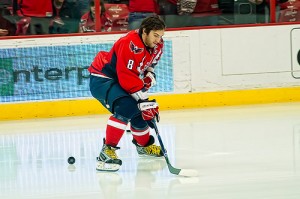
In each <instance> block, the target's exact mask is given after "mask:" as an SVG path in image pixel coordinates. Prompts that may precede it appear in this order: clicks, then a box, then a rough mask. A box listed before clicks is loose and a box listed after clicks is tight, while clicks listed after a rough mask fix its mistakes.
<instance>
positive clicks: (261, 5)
mask: <svg viewBox="0 0 300 199" xmlns="http://www.w3.org/2000/svg"><path fill="white" fill-rule="evenodd" d="M287 1H288V0H276V21H277V20H278V17H279V10H280V6H279V4H282V3H285V2H287ZM249 2H251V3H253V4H255V5H256V22H257V23H268V22H269V21H270V0H249Z"/></svg>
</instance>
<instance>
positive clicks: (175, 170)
mask: <svg viewBox="0 0 300 199" xmlns="http://www.w3.org/2000/svg"><path fill="white" fill-rule="evenodd" d="M152 123H153V126H154V130H155V133H156V135H157V138H158V142H159V144H160V147H161V150H162V152H163V154H164V157H165V160H166V162H167V165H168V168H169V171H170V173H172V174H176V175H178V174H179V173H180V171H181V169H177V168H174V167H173V166H172V165H171V163H170V161H169V157H168V154H167V150H166V149H165V146H164V143H163V141H162V139H161V137H160V134H159V131H158V128H157V125H156V122H155V121H154V120H152Z"/></svg>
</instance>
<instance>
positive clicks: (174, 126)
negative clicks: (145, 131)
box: [0, 103, 300, 199]
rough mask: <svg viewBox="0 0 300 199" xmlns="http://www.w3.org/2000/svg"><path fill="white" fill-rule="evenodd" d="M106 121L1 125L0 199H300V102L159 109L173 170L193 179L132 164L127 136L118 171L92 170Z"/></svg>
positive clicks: (148, 163)
mask: <svg viewBox="0 0 300 199" xmlns="http://www.w3.org/2000/svg"><path fill="white" fill-rule="evenodd" d="M107 119H108V115H93V116H86V117H68V118H55V119H35V120H20V121H3V122H0V198H1V199H24V198H26V199H27V198H28V199H102V198H103V199H111V198H113V199H123V198H126V199H127V198H128V199H132V198H136V199H160V198H163V199H165V198H170V199H179V198H180V199H181V198H182V199H191V198H193V199H269V198H270V199H279V198H280V199H299V198H300V103H286V104H268V105H252V106H233V107H218V108H205V109H192V110H178V111H161V122H160V123H159V124H158V128H159V130H160V132H161V136H162V139H163V141H164V144H165V147H166V149H167V150H168V154H169V158H170V161H171V163H172V165H173V166H175V167H177V168H187V169H196V170H197V171H199V174H200V175H199V177H195V178H186V177H178V176H175V175H172V174H170V173H169V171H168V168H167V166H166V163H165V160H164V159H163V158H161V159H145V158H140V157H138V155H137V153H136V150H135V146H134V145H133V144H132V143H131V139H132V136H131V135H130V133H125V134H124V136H123V137H122V140H121V142H120V147H121V149H120V150H118V151H117V152H118V155H119V158H121V159H122V160H123V165H122V167H121V169H120V171H118V172H116V173H99V172H96V170H95V165H96V156H97V155H98V153H99V151H100V148H101V147H102V138H103V137H104V135H105V126H106V121H107ZM152 134H154V132H152ZM157 143H158V142H157ZM69 156H74V157H75V158H76V162H75V164H74V165H69V164H68V163H67V158H68V157H69Z"/></svg>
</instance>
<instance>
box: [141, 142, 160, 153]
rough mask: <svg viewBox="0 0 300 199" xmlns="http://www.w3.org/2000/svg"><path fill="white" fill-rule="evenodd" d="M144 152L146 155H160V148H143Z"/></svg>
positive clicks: (151, 146) (153, 146) (154, 146)
mask: <svg viewBox="0 0 300 199" xmlns="http://www.w3.org/2000/svg"><path fill="white" fill-rule="evenodd" d="M144 150H145V151H146V153H148V154H155V155H160V147H159V146H156V145H154V144H153V145H150V146H147V147H144Z"/></svg>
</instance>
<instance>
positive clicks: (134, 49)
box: [129, 41, 144, 54]
mask: <svg viewBox="0 0 300 199" xmlns="http://www.w3.org/2000/svg"><path fill="white" fill-rule="evenodd" d="M129 49H130V51H131V52H133V53H134V54H140V53H142V52H143V51H144V48H139V47H138V46H137V45H135V44H134V43H133V41H130V44H129Z"/></svg>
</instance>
